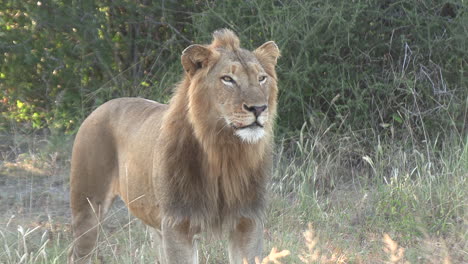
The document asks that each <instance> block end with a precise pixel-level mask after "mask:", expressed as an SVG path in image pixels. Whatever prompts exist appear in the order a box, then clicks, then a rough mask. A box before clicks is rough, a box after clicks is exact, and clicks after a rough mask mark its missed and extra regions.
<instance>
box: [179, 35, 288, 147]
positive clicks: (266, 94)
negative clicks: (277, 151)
mask: <svg viewBox="0 0 468 264" xmlns="http://www.w3.org/2000/svg"><path fill="white" fill-rule="evenodd" d="M184 56H186V57H185V58H184ZM278 56H279V50H278V47H277V46H276V44H275V43H273V42H267V43H265V44H264V45H262V46H261V47H259V48H258V49H256V50H255V51H253V52H250V51H248V50H244V49H241V48H239V40H238V39H237V37H236V36H235V35H234V34H233V33H232V32H230V31H222V32H219V33H218V34H216V33H215V36H214V41H213V43H212V44H211V45H210V46H201V45H193V46H190V47H189V48H187V49H186V51H184V54H183V56H182V64H183V65H184V68H185V69H186V71H187V72H188V73H189V74H192V75H193V78H194V79H196V78H199V79H198V80H201V79H202V80H203V82H204V87H205V89H207V90H205V91H204V95H205V100H206V102H205V103H206V104H207V105H209V106H210V108H209V111H210V116H211V117H210V118H213V119H214V120H216V122H217V123H219V122H221V127H222V128H221V129H224V130H228V131H230V132H231V133H233V134H234V135H235V136H237V137H239V138H240V139H241V140H242V141H244V142H247V143H256V142H258V141H259V140H261V139H262V138H263V137H264V136H265V134H266V133H267V131H268V130H266V126H268V125H271V124H269V123H271V122H272V120H271V118H270V116H271V112H272V111H274V108H275V107H276V105H274V104H276V93H277V88H276V75H275V73H274V66H275V64H276V59H277V57H278ZM184 59H185V60H184ZM184 62H185V64H184ZM200 77H202V78H200ZM272 97H274V98H272ZM207 118H208V117H207Z"/></svg>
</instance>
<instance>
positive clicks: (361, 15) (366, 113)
mask: <svg viewBox="0 0 468 264" xmlns="http://www.w3.org/2000/svg"><path fill="white" fill-rule="evenodd" d="M39 3H41V5H39ZM164 3H165V2H162V3H159V2H158V3H153V2H151V1H112V2H111V3H109V2H104V1H95V3H94V4H81V3H80V4H78V3H73V4H71V5H70V4H65V2H64V1H53V2H51V1H47V3H46V2H45V1H44V2H37V1H21V2H18V1H0V4H1V6H2V11H1V12H2V16H3V17H4V18H3V21H2V22H1V23H2V25H1V27H2V31H3V32H4V33H3V37H2V40H1V44H0V45H1V46H2V47H4V49H5V52H3V53H2V54H0V57H1V59H2V61H4V62H5V63H3V64H2V66H0V73H1V74H0V78H2V79H3V80H2V82H1V83H0V88H1V96H2V97H3V102H4V103H3V106H2V108H3V109H4V110H8V111H9V114H8V115H7V116H8V118H11V119H14V120H16V121H18V122H29V123H30V122H32V124H35V127H44V126H45V127H47V126H49V127H50V126H58V127H61V128H63V129H64V130H67V131H71V132H73V131H74V130H75V129H76V127H77V124H79V123H80V121H81V120H82V119H83V118H84V117H85V116H86V115H87V114H88V113H89V112H90V111H91V110H92V109H94V108H95V107H97V106H98V105H100V104H101V103H103V102H104V101H106V100H108V99H110V98H114V97H120V96H145V97H149V98H153V99H156V100H159V101H163V102H166V101H167V98H168V96H169V95H170V90H171V89H170V87H171V86H172V85H173V83H175V82H176V81H177V80H178V79H179V78H180V73H181V67H180V63H179V55H180V53H181V51H182V50H183V48H184V47H186V46H187V45H189V44H190V43H191V42H192V41H193V42H204V43H206V42H209V41H210V39H211V32H212V31H213V30H215V29H218V28H223V27H227V28H231V29H233V30H235V31H236V32H237V33H238V34H239V36H240V38H241V40H242V43H243V45H244V46H245V47H246V48H249V49H251V48H255V47H257V46H258V45H260V44H261V43H263V42H264V41H265V40H269V39H273V40H275V41H276V42H277V43H278V44H279V46H280V48H281V51H282V58H281V60H280V62H279V67H278V71H279V78H280V89H281V94H280V108H279V117H280V119H279V129H280V131H281V132H282V133H287V132H292V133H294V134H296V133H297V131H298V130H299V129H300V128H301V127H302V125H303V123H304V122H308V123H310V124H311V125H312V126H314V125H315V123H316V122H317V121H323V120H325V121H326V122H328V123H330V124H336V126H335V127H334V130H335V131H338V132H339V131H343V129H346V130H348V129H351V130H361V129H363V128H365V129H371V131H372V132H373V133H377V134H381V135H382V136H395V132H396V133H397V134H396V135H397V136H398V135H399V134H398V132H399V130H401V129H404V131H405V132H407V131H411V133H412V134H411V135H412V136H414V137H415V138H417V139H425V138H428V137H431V138H435V137H436V136H437V135H438V134H440V133H449V132H450V131H456V132H457V133H460V134H463V133H464V132H465V130H466V127H465V119H466V111H467V110H466V107H465V105H466V102H467V101H466V100H467V96H468V92H467V91H468V89H466V87H467V84H468V83H467V78H466V65H467V59H466V58H468V56H467V55H468V54H467V51H466V50H467V49H466V46H467V38H466V37H465V35H466V34H465V33H466V30H467V25H468V23H467V19H466V18H467V16H466V11H467V7H466V5H463V4H461V3H459V2H457V1H445V2H438V3H434V2H433V1H393V0H388V1H376V0H374V1H321V0H320V1H319V0H316V1H304V0H293V1H207V2H203V3H199V2H198V1H195V2H192V1H182V3H180V1H179V3H177V4H176V3H173V2H168V3H166V5H164ZM17 102H21V103H24V104H25V105H27V106H28V107H29V108H28V109H29V110H28V112H27V113H28V115H34V113H37V114H36V115H35V117H33V118H26V119H25V118H21V113H20V112H21V109H20V108H18V104H17ZM408 129H409V130H408ZM450 133H451V132H450Z"/></svg>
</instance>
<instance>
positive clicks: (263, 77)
mask: <svg viewBox="0 0 468 264" xmlns="http://www.w3.org/2000/svg"><path fill="white" fill-rule="evenodd" d="M266 79H267V77H266V76H265V75H263V76H260V78H258V81H259V82H260V83H261V84H264V83H265V82H266Z"/></svg>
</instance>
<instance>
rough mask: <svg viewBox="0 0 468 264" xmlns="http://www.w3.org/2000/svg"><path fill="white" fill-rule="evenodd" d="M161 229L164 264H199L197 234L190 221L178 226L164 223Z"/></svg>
mask: <svg viewBox="0 0 468 264" xmlns="http://www.w3.org/2000/svg"><path fill="white" fill-rule="evenodd" d="M161 229H162V230H161V231H162V240H163V241H162V246H163V250H162V251H163V259H164V261H165V262H163V264H198V249H197V243H196V240H195V239H194V236H195V232H194V231H193V230H191V229H190V223H189V222H188V221H186V222H183V223H181V224H177V225H172V224H170V223H168V222H167V221H163V223H162V226H161Z"/></svg>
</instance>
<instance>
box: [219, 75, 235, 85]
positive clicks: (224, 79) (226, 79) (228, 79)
mask: <svg viewBox="0 0 468 264" xmlns="http://www.w3.org/2000/svg"><path fill="white" fill-rule="evenodd" d="M221 81H222V82H223V83H224V84H227V85H233V84H234V83H236V81H234V79H232V78H231V77H229V76H227V75H225V76H223V77H221Z"/></svg>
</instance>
